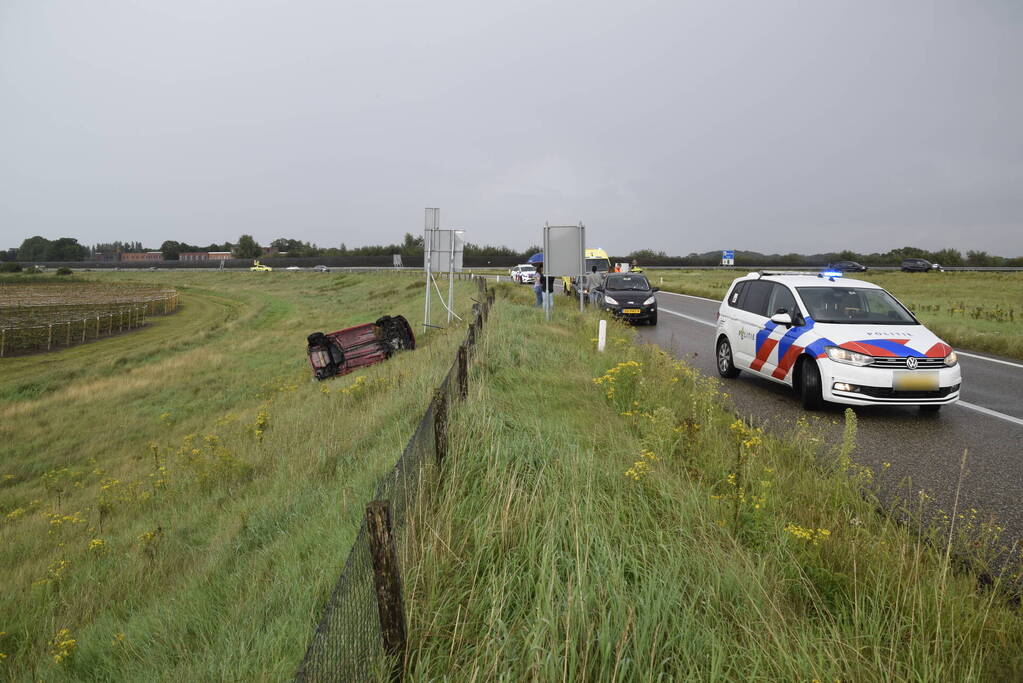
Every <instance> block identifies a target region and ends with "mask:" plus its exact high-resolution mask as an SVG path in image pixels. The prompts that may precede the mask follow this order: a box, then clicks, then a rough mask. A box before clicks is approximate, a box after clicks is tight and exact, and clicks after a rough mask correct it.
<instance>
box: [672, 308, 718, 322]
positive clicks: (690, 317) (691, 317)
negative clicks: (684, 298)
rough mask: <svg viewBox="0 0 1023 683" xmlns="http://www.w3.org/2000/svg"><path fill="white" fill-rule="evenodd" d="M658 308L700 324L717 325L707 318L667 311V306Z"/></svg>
mask: <svg viewBox="0 0 1023 683" xmlns="http://www.w3.org/2000/svg"><path fill="white" fill-rule="evenodd" d="M658 310H660V311H661V312H663V313H670V314H671V315H677V316H678V317H680V318H685V319H686V320H692V321H693V322H694V323H700V324H701V325H707V326H709V327H717V323H712V322H710V321H709V320H701V319H700V318H694V317H693V316H691V315H686V314H685V313H677V312H675V311H669V310H668V309H667V308H658Z"/></svg>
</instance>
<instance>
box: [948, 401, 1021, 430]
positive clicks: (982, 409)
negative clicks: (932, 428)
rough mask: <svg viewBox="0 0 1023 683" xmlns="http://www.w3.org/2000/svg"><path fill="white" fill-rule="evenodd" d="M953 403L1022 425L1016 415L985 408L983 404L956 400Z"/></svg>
mask: <svg viewBox="0 0 1023 683" xmlns="http://www.w3.org/2000/svg"><path fill="white" fill-rule="evenodd" d="M955 405H957V406H962V407H963V408H967V409H969V410H975V411H977V412H978V413H983V414H984V415H990V416H991V417H997V418H998V419H999V420H1005V421H1006V422H1012V423H1014V424H1018V425H1019V426H1021V427H1023V420H1021V419H1019V418H1018V417H1013V416H1012V415H1006V414H1005V413H1000V412H998V411H997V410H991V409H990V408H985V407H984V406H978V405H974V404H973V403H967V402H966V401H958V402H957V403H956V404H955Z"/></svg>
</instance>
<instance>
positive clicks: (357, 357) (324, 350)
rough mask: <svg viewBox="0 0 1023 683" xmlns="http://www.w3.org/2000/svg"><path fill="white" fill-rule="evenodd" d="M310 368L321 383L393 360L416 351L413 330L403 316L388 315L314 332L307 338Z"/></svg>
mask: <svg viewBox="0 0 1023 683" xmlns="http://www.w3.org/2000/svg"><path fill="white" fill-rule="evenodd" d="M307 341H308V344H309V345H308V347H307V351H308V353H309V365H310V366H311V367H312V369H313V377H315V378H316V379H318V380H324V379H329V378H331V377H337V376H338V375H346V374H348V373H349V372H352V371H353V370H358V369H359V368H361V367H365V366H367V365H374V364H376V363H379V362H381V361H385V360H387V359H388V358H390V357H391V356H392V355H393V354H394V352H395V351H405V350H408V351H411V350H413V349H415V348H416V338H415V335H413V334H412V327H411V326H410V325H409V324H408V321H407V320H405V318H404V317H403V316H400V315H396V316H389V315H385V316H384V317H382V318H380V319H378V320H377V321H376V322H375V323H367V324H365V325H356V326H355V327H348V328H346V329H343V330H338V331H337V332H329V333H327V334H324V333H323V332H314V333H313V334H310V335H309V337H308V338H307Z"/></svg>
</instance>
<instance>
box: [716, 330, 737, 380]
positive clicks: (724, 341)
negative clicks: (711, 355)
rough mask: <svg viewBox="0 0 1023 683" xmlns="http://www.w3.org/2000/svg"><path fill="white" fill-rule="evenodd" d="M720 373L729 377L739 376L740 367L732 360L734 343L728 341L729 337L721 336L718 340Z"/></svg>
mask: <svg viewBox="0 0 1023 683" xmlns="http://www.w3.org/2000/svg"><path fill="white" fill-rule="evenodd" d="M717 366H718V374H719V375H721V376H722V377H727V378H729V379H731V378H733V377H738V376H739V368H737V367H735V363H734V362H732V345H731V344H729V343H728V337H721V339H719V340H718V348H717Z"/></svg>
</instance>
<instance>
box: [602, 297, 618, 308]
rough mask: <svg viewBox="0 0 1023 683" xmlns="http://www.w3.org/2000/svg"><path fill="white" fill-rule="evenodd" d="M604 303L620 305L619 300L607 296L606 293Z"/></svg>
mask: <svg viewBox="0 0 1023 683" xmlns="http://www.w3.org/2000/svg"><path fill="white" fill-rule="evenodd" d="M604 303H605V304H610V305H612V306H617V305H618V302H617V301H615V300H614V299H612V298H611V297H609V296H607V295H606V294H605V295H604Z"/></svg>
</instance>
